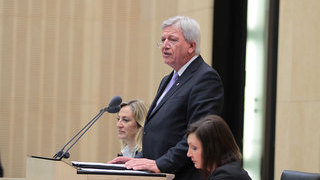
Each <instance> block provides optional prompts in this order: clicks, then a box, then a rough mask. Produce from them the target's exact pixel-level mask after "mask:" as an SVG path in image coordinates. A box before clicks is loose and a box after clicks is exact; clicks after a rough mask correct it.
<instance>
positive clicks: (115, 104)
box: [53, 96, 122, 160]
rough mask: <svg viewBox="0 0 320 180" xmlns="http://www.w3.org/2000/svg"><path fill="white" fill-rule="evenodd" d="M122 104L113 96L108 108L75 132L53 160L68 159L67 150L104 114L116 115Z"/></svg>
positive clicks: (117, 97) (118, 97) (119, 98)
mask: <svg viewBox="0 0 320 180" xmlns="http://www.w3.org/2000/svg"><path fill="white" fill-rule="evenodd" d="M121 102H122V99H121V97H120V96H115V97H113V98H112V99H111V101H110V103H109V106H108V107H106V108H104V109H101V110H100V112H99V113H98V114H97V115H96V116H95V117H94V118H93V119H92V120H90V121H89V122H88V123H87V124H86V125H85V126H84V127H83V128H82V129H81V130H80V131H79V132H77V133H76V134H75V135H74V136H73V137H72V138H71V139H70V140H69V141H68V142H67V143H66V144H65V145H64V146H63V147H62V148H61V149H60V150H59V151H58V152H57V153H56V154H55V155H54V156H53V159H58V158H59V160H61V159H62V158H66V159H67V158H69V157H70V154H69V150H70V149H71V148H72V147H73V146H74V145H75V144H76V143H77V142H78V141H79V139H80V138H81V137H82V136H83V135H84V134H85V133H86V132H87V131H88V130H89V129H90V128H91V126H92V125H93V124H94V123H95V122H96V121H97V120H98V119H99V118H100V117H101V116H102V114H103V113H104V112H106V111H107V112H109V113H117V112H119V111H120V104H121ZM76 137H78V138H77V139H76V140H75V141H74V142H73V143H72V144H71V145H70V146H69V147H68V149H67V150H66V151H64V149H65V148H66V147H67V146H68V145H69V144H70V143H71V142H72V141H73V140H74V139H75V138H76Z"/></svg>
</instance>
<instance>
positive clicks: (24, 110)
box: [0, 0, 213, 177]
mask: <svg viewBox="0 0 320 180" xmlns="http://www.w3.org/2000/svg"><path fill="white" fill-rule="evenodd" d="M178 14H181V15H188V16H191V17H193V18H195V19H196V20H198V21H199V23H200V25H201V31H202V43H201V46H202V53H201V54H202V55H203V56H204V58H205V59H206V61H207V62H210V61H211V49H212V19H213V1H211V0H203V1H201V3H199V1H198V0H161V1H158V0H108V1H107V0H0V156H1V162H2V165H3V168H4V172H5V176H6V177H24V176H25V168H26V167H25V165H26V156H27V155H28V154H31V155H38V156H46V157H51V156H53V155H54V154H55V152H56V151H57V150H58V149H59V148H60V147H61V146H62V145H63V144H64V143H66V142H67V140H68V139H69V138H70V137H71V136H73V135H74V134H75V132H76V131H78V130H79V129H80V128H81V127H83V126H84V124H86V123H87V122H88V121H89V120H91V119H92V118H93V117H94V116H95V115H96V114H97V113H98V112H99V110H100V109H102V108H104V107H105V106H107V104H108V102H109V100H110V99H111V98H112V97H113V96H114V95H120V96H122V98H123V99H124V100H129V99H132V98H139V99H142V100H144V101H145V103H146V104H147V105H148V106H149V105H150V104H151V101H152V99H153V97H154V95H155V92H156V89H157V87H158V84H159V82H160V80H161V78H162V76H163V75H164V74H166V73H168V72H170V68H169V67H168V66H166V65H165V64H164V63H163V62H162V58H161V54H160V52H159V50H158V49H157V48H156V42H157V41H158V40H160V32H161V31H160V24H161V22H162V21H163V20H164V19H166V18H168V17H170V16H175V15H178ZM115 123H116V120H115V115H114V114H107V113H106V114H104V115H103V116H102V117H101V119H100V120H99V121H98V122H97V123H96V124H95V125H94V127H93V128H92V129H91V130H90V131H89V132H88V133H87V134H86V135H85V136H84V137H83V139H81V140H80V142H79V143H78V144H77V145H75V146H74V147H73V149H72V150H71V158H70V159H69V160H78V161H96V162H106V161H108V160H110V159H112V158H113V157H115V156H116V154H117V153H118V152H119V143H118V139H117V135H116V128H115Z"/></svg>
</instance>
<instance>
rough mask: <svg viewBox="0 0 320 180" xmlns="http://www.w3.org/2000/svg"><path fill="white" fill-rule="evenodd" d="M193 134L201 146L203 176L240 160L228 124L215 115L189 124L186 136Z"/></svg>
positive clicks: (239, 154) (237, 148)
mask: <svg viewBox="0 0 320 180" xmlns="http://www.w3.org/2000/svg"><path fill="white" fill-rule="evenodd" d="M192 133H194V134H195V135H196V137H197V138H198V139H199V141H200V142H201V144H202V169H201V172H202V173H203V175H204V176H208V175H210V174H211V173H212V171H213V168H214V166H216V168H218V167H220V166H222V165H224V164H227V163H229V162H233V161H240V160H241V153H240V150H239V147H238V145H237V143H236V141H235V139H234V137H233V134H232V132H231V130H230V128H229V126H228V124H227V123H226V122H225V121H224V120H223V119H222V118H221V117H220V116H217V115H208V116H206V117H204V118H202V119H200V120H199V121H197V122H195V123H193V124H191V125H190V126H189V128H188V130H187V136H188V135H189V134H192Z"/></svg>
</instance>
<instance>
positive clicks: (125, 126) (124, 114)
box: [117, 106, 139, 142]
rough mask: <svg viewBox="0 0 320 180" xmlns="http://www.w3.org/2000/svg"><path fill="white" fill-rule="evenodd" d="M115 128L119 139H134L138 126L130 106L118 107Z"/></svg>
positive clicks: (127, 140)
mask: <svg viewBox="0 0 320 180" xmlns="http://www.w3.org/2000/svg"><path fill="white" fill-rule="evenodd" d="M117 128H118V137H119V139H121V140H123V141H126V142H130V141H134V138H135V136H136V134H137V132H138V129H139V128H138V124H137V122H136V120H135V119H134V117H133V112H132V110H131V108H130V106H124V107H122V108H121V109H120V111H119V113H118V123H117Z"/></svg>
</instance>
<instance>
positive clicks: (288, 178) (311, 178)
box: [281, 170, 320, 180]
mask: <svg viewBox="0 0 320 180" xmlns="http://www.w3.org/2000/svg"><path fill="white" fill-rule="evenodd" d="M281 180H320V173H309V172H300V171H291V170H284V171H283V172H282V175H281Z"/></svg>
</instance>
